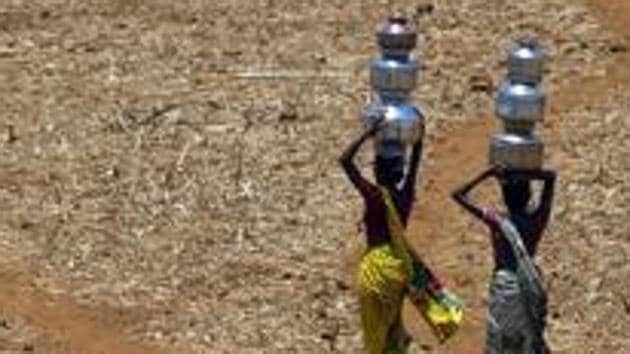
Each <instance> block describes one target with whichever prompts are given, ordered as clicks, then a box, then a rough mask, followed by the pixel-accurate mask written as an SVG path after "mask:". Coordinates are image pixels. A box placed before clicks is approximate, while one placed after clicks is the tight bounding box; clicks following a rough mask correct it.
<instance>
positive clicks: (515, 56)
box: [507, 38, 545, 85]
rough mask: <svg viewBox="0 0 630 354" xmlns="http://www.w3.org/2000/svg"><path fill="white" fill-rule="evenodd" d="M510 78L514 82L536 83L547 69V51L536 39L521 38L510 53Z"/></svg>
mask: <svg viewBox="0 0 630 354" xmlns="http://www.w3.org/2000/svg"><path fill="white" fill-rule="evenodd" d="M507 65H508V78H509V79H510V80H511V81H513V82H519V83H522V84H530V85H536V84H538V83H540V82H541V81H542V77H543V73H544V70H545V67H544V65H545V52H544V51H543V49H542V48H541V47H540V45H539V44H538V42H536V41H535V40H534V39H528V38H525V39H520V40H518V41H517V42H516V43H515V46H514V47H513V48H511V50H510V51H509V53H508V62H507Z"/></svg>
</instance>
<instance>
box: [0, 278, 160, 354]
mask: <svg viewBox="0 0 630 354" xmlns="http://www.w3.org/2000/svg"><path fill="white" fill-rule="evenodd" d="M7 269H11V268H8V267H2V272H0V284H2V287H1V288H0V314H10V315H11V316H13V317H18V318H20V319H21V320H22V321H25V322H26V323H27V324H28V325H29V326H33V327H35V328H36V330H37V331H38V332H41V335H39V333H38V338H37V339H36V340H35V341H34V343H23V344H22V345H21V346H20V347H18V348H19V349H21V350H23V351H24V352H29V351H34V352H36V353H49V354H79V353H82V354H84V353H117V354H143V353H156V354H160V353H162V354H166V353H167V352H166V351H161V350H160V349H158V348H155V347H151V346H148V345H142V344H140V343H134V342H132V341H130V340H129V339H126V336H125V335H124V334H123V333H124V332H123V330H122V328H121V323H120V322H121V319H122V318H121V317H120V316H117V315H116V314H115V313H112V312H109V311H108V310H107V309H101V311H99V309H93V308H92V309H87V308H83V307H81V306H78V305H76V304H73V303H67V302H64V301H63V300H60V299H58V298H56V297H53V296H51V295H48V294H45V293H43V292H41V291H39V290H38V289H37V285H36V284H34V282H33V280H32V279H29V276H28V274H24V273H23V272H21V271H20V272H18V271H17V269H15V268H12V270H7ZM1 351H2V342H1V341H0V352H1Z"/></svg>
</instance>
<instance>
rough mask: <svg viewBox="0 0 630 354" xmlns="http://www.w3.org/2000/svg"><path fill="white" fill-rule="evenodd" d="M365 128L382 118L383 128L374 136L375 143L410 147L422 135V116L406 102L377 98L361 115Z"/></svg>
mask: <svg viewBox="0 0 630 354" xmlns="http://www.w3.org/2000/svg"><path fill="white" fill-rule="evenodd" d="M362 116H363V117H362V118H363V122H364V124H365V125H366V126H372V125H373V124H374V123H375V122H377V121H378V120H379V118H380V117H381V116H382V117H384V119H385V123H384V124H385V126H384V127H383V129H381V130H380V131H379V132H378V133H377V134H376V136H375V140H376V141H377V142H385V141H397V142H398V143H399V144H401V145H403V146H405V145H407V146H410V145H413V144H415V143H416V142H418V140H419V139H421V138H422V136H423V135H424V115H423V114H422V112H421V111H420V109H419V108H418V107H416V106H414V105H411V104H410V103H408V102H406V101H402V100H401V101H394V100H382V99H381V98H377V99H376V100H375V101H374V102H372V103H371V104H369V105H368V106H367V107H366V108H365V109H364V111H363V114H362Z"/></svg>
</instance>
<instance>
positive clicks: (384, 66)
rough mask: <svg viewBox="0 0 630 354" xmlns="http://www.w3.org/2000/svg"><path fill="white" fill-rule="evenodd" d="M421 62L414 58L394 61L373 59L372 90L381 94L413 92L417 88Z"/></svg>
mask: <svg viewBox="0 0 630 354" xmlns="http://www.w3.org/2000/svg"><path fill="white" fill-rule="evenodd" d="M419 65H420V64H419V62H418V61H417V60H416V59H413V58H406V59H404V60H392V59H388V58H378V59H373V60H372V61H371V62H370V82H371V85H372V89H373V90H375V91H379V92H387V91H403V92H411V91H412V90H413V89H414V88H415V87H416V81H417V73H418V67H419Z"/></svg>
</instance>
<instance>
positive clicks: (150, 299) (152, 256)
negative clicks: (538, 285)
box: [0, 0, 630, 354]
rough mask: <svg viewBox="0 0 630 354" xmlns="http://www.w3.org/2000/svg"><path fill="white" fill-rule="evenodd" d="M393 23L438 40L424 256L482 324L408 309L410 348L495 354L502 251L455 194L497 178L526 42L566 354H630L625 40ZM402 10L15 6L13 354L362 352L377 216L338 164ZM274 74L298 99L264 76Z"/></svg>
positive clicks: (586, 21) (4, 72) (1, 160)
mask: <svg viewBox="0 0 630 354" xmlns="http://www.w3.org/2000/svg"><path fill="white" fill-rule="evenodd" d="M592 3H593V4H595V5H600V6H602V3H603V2H601V3H597V2H592ZM613 3H616V2H613ZM620 3H622V2H620ZM429 4H434V6H429ZM610 6H612V5H610ZM605 8H606V7H604V9H605ZM395 10H398V11H401V12H402V13H404V14H407V15H409V16H413V17H414V18H415V20H416V21H417V24H418V26H419V28H420V29H421V32H422V41H421V43H420V45H419V47H418V49H417V53H418V54H420V55H421V56H422V58H423V60H424V70H423V74H422V80H421V86H420V87H419V89H418V90H417V92H416V93H415V96H414V98H415V99H416V101H417V102H419V103H420V104H421V105H422V107H423V108H424V110H425V113H426V114H427V116H428V119H429V136H428V142H427V145H428V149H429V150H428V152H427V156H426V159H425V161H424V165H423V166H424V178H423V184H424V185H423V186H424V191H423V192H422V193H421V194H420V199H421V207H420V208H419V210H418V213H417V215H416V221H415V222H414V224H413V225H412V234H413V235H414V237H415V242H416V243H417V245H418V246H419V249H420V252H421V253H423V254H425V255H426V256H427V258H428V259H429V260H430V261H431V263H432V264H433V266H434V267H435V268H436V269H438V270H439V271H440V272H441V273H444V275H445V277H446V278H447V280H448V282H449V283H450V284H451V285H452V286H454V287H456V288H457V291H458V292H459V293H460V294H461V295H462V296H463V297H464V299H465V300H466V302H467V304H468V305H469V306H470V311H469V314H470V316H469V323H468V325H467V326H466V328H465V330H464V331H462V334H461V335H460V336H459V337H458V338H457V339H456V341H455V342H454V343H453V344H451V345H449V346H446V347H443V348H439V347H435V345H434V343H433V341H432V340H430V338H428V336H427V334H426V333H425V332H423V331H422V329H421V328H420V329H418V327H419V326H418V323H417V321H416V320H414V319H413V313H412V312H411V314H410V317H411V320H410V321H409V322H410V323H409V326H410V328H412V329H413V330H414V334H416V335H417V336H418V338H419V343H420V344H421V345H420V346H418V347H417V348H416V349H417V350H418V351H420V350H421V351H426V352H434V353H451V352H453V353H455V352H462V351H466V352H469V353H472V352H480V351H481V347H482V338H483V312H482V309H483V301H484V296H485V284H486V281H487V278H488V275H489V273H488V272H489V249H488V243H487V242H486V236H485V234H484V230H483V229H482V228H481V227H480V226H479V225H477V224H476V223H475V222H474V221H473V220H471V218H470V217H468V216H467V215H465V214H464V213H463V212H461V211H460V210H458V209H457V208H456V207H455V206H453V205H452V204H451V203H450V202H449V201H448V200H446V196H447V192H448V191H449V190H450V189H451V188H452V187H453V186H454V185H455V184H457V183H460V182H462V181H463V180H464V179H465V178H466V173H473V172H475V171H478V170H479V169H481V168H482V167H483V165H484V164H485V163H486V161H485V144H486V141H487V135H488V134H490V133H491V132H492V127H491V124H489V122H491V121H492V120H491V119H492V118H491V111H492V106H491V103H492V102H491V93H492V90H493V89H494V86H496V84H497V83H498V81H499V80H500V78H501V76H502V75H503V64H504V56H505V55H504V54H505V53H504V49H505V46H506V45H507V44H508V43H509V40H510V39H513V38H515V37H516V36H518V35H519V34H522V33H528V34H535V35H537V36H539V37H540V38H541V39H542V40H543V42H544V44H545V45H546V46H547V47H548V48H549V49H550V55H551V58H550V65H549V75H548V83H549V87H550V93H551V95H552V97H551V105H552V107H551V109H550V114H549V120H548V122H547V123H546V124H545V137H546V139H547V141H548V142H549V147H548V151H549V153H550V156H549V158H550V161H552V162H553V163H554V165H556V166H558V167H559V168H561V170H560V171H561V178H560V181H559V183H560V186H559V188H558V189H559V191H558V200H557V201H558V203H557V205H556V208H555V215H554V220H553V225H552V226H551V230H550V232H549V233H548V235H547V238H546V239H545V241H544V245H543V246H542V249H541V263H542V265H543V267H544V268H545V270H546V272H545V273H546V275H547V279H548V282H549V284H550V289H551V293H550V297H551V300H552V308H551V316H550V328H549V339H550V342H551V344H552V347H553V348H554V349H555V352H558V353H564V352H567V353H568V352H572V353H599V352H604V351H605V352H608V353H624V352H627V351H628V350H629V348H630V343H629V342H628V340H627V335H626V333H628V330H630V328H629V327H628V322H627V318H628V313H629V312H630V309H629V307H630V306H629V303H628V293H630V289H629V288H628V287H629V284H628V280H627V279H629V278H630V269H629V268H628V267H629V264H630V263H629V262H628V254H629V251H630V250H629V249H628V247H629V246H628V237H629V235H628V231H627V227H626V226H625V224H624V220H627V219H628V217H630V215H628V213H629V212H628V208H627V205H628V202H630V201H629V200H628V199H629V195H630V193H629V191H628V186H629V181H628V178H629V177H628V174H629V171H628V169H629V168H630V165H629V164H630V161H628V156H630V146H629V145H628V139H627V137H628V128H630V127H629V126H628V124H629V120H628V118H627V117H626V116H625V115H624V114H625V113H626V112H627V111H628V109H629V108H630V107H629V106H628V102H630V100H629V99H630V97H628V94H627V93H625V92H624V90H623V87H624V86H623V85H624V83H628V82H630V80H625V81H624V80H623V79H622V78H623V77H626V78H628V77H630V75H628V74H627V72H623V71H619V70H618V69H615V70H613V69H611V68H617V67H621V66H623V64H625V63H628V62H629V61H628V57H627V55H628V54H627V52H628V40H627V39H626V38H624V37H623V36H622V35H621V34H620V33H619V29H620V28H623V27H624V26H623V25H614V26H613V25H611V26H608V25H609V23H608V21H606V20H605V19H606V16H608V15H609V13H606V12H605V11H603V12H602V11H598V12H590V9H588V8H586V7H584V6H583V5H582V4H581V3H577V2H573V1H566V0H551V1H543V0H527V1H521V2H505V1H498V0H496V1H483V0H463V1H457V2H455V1H435V2H424V1H399V2H397V5H396V8H395ZM600 10H601V9H600ZM391 11H394V7H392V6H389V5H387V2H379V3H378V4H370V5H366V4H363V3H362V2H360V1H355V0H352V1H328V2H323V1H321V2H320V1H316V2H315V1H311V2H306V1H254V2H250V1H228V2H220V3H219V4H215V3H214V2H210V1H192V0H190V1H180V2H171V1H166V0H153V1H145V2H141V1H122V0H117V1H104V0H103V1H89V2H87V1H53V0H48V1H45V0H37V1H12V2H5V3H3V4H2V5H0V79H1V80H2V83H3V84H2V85H1V86H0V104H1V105H2V107H3V110H2V114H1V115H0V211H1V213H0V353H4V352H7V353H23V352H35V353H122V354H130V353H149V352H152V353H156V352H157V351H156V350H155V349H153V348H152V346H156V347H162V348H163V349H164V352H173V353H191V352H198V353H235V352H236V353H322V352H339V353H358V352H359V350H360V345H361V342H360V333H359V331H358V321H357V318H356V314H357V304H356V302H355V299H354V297H353V294H352V289H351V286H352V282H351V274H350V273H349V271H348V265H349V264H351V263H352V262H351V261H349V258H351V254H352V252H353V248H355V247H354V246H353V244H354V243H357V242H359V241H360V237H359V236H357V221H358V220H359V213H360V207H361V204H360V201H359V199H358V198H357V197H356V195H355V194H354V193H353V191H352V190H351V188H350V186H349V184H348V183H347V182H346V181H345V180H344V178H343V176H342V174H341V172H340V170H339V168H338V167H337V166H336V157H337V156H338V154H339V153H340V149H341V148H342V147H343V146H344V144H346V143H347V142H348V140H349V139H350V138H351V136H352V133H353V132H355V131H356V129H357V128H358V126H359V124H358V118H357V116H358V112H359V109H360V108H361V106H362V105H363V104H364V103H365V99H366V96H367V92H368V83H367V70H366V66H365V64H366V60H367V59H368V58H369V57H370V56H372V55H374V54H375V51H376V48H375V45H374V38H373V31H374V26H375V25H376V23H378V22H379V21H381V20H382V19H384V18H385V17H386V16H387V14H389V13H390V12H391ZM619 11H622V10H619ZM626 11H627V12H626V13H627V14H629V15H630V11H628V9H626ZM598 16H599V17H598ZM628 18H630V17H628ZM598 20H599V21H600V22H601V23H604V24H605V25H604V26H602V25H598ZM617 23H621V24H622V23H623V21H621V22H619V20H618V22H617ZM615 31H616V32H615ZM279 69H282V70H283V71H291V73H293V74H296V73H301V74H302V75H303V76H302V77H299V75H298V77H296V76H295V75H293V76H289V77H286V76H285V77H280V78H277V79H276V80H271V79H261V78H258V79H255V78H251V77H249V78H248V77H246V76H247V74H251V73H253V72H255V71H261V70H279ZM616 70H617V71H616ZM316 71H319V77H318V78H315V77H312V76H313V75H312V74H313V73H314V72H316ZM624 73H625V74H624ZM624 75H625V76H624ZM244 76H245V77H244ZM613 83H614V84H613ZM589 87H591V88H590V89H589ZM626 87H627V86H626ZM368 153H369V149H365V154H364V155H363V158H362V159H361V161H362V165H363V166H365V167H367V166H368V164H367V163H368V162H369V157H368ZM139 342H143V343H142V344H140V343H139Z"/></svg>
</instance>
